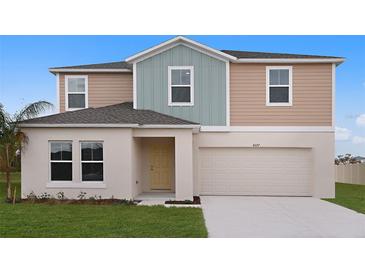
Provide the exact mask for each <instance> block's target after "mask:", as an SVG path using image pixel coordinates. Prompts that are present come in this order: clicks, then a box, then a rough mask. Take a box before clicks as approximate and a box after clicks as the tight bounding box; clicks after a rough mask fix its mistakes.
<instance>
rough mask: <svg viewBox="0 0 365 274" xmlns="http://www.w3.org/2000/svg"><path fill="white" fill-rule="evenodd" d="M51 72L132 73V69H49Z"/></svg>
mask: <svg viewBox="0 0 365 274" xmlns="http://www.w3.org/2000/svg"><path fill="white" fill-rule="evenodd" d="M49 72H52V73H59V72H132V70H130V69H66V68H64V69H49Z"/></svg>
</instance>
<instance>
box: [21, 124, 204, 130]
mask: <svg viewBox="0 0 365 274" xmlns="http://www.w3.org/2000/svg"><path fill="white" fill-rule="evenodd" d="M19 127H20V128H142V129H143V128H171V129H172V128H200V125H139V124H20V125H19Z"/></svg>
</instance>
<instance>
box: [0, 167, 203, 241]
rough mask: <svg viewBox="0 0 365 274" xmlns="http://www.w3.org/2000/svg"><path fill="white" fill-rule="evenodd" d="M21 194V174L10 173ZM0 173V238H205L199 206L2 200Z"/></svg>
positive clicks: (2, 185) (2, 184)
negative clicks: (16, 202) (10, 201)
mask: <svg viewBox="0 0 365 274" xmlns="http://www.w3.org/2000/svg"><path fill="white" fill-rule="evenodd" d="M12 180H13V182H14V184H13V185H16V186H17V193H18V194H20V174H19V173H14V174H13V176H12ZM5 193H6V191H5V183H4V177H3V175H2V174H0V237H3V238H4V237H29V238H31V237H44V238H49V237H52V238H53V237H141V238H143V237H147V238H148V237H207V230H206V227H205V224H204V218H203V212H202V210H201V209H199V208H165V207H163V206H155V207H144V206H128V205H45V204H29V203H28V204H25V203H23V204H22V203H19V204H16V205H12V204H8V203H5V202H4V201H5Z"/></svg>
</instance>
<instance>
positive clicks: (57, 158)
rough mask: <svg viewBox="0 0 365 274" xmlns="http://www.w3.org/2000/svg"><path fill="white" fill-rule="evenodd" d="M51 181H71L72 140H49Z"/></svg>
mask: <svg viewBox="0 0 365 274" xmlns="http://www.w3.org/2000/svg"><path fill="white" fill-rule="evenodd" d="M49 158H50V175H51V176H50V177H51V178H50V179H51V181H72V142H70V141H60V142H53V141H52V142H50V157H49Z"/></svg>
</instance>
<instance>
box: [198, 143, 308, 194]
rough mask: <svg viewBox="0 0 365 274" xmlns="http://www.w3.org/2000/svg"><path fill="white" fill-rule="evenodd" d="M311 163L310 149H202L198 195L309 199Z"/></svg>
mask: <svg viewBox="0 0 365 274" xmlns="http://www.w3.org/2000/svg"><path fill="white" fill-rule="evenodd" d="M311 162H312V161H311V149H294V148H201V149H200V154H199V178H200V188H201V194H202V195H274V196H275V195H278V196H279V195H285V196H311V192H312V191H311V174H312V168H311Z"/></svg>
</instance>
